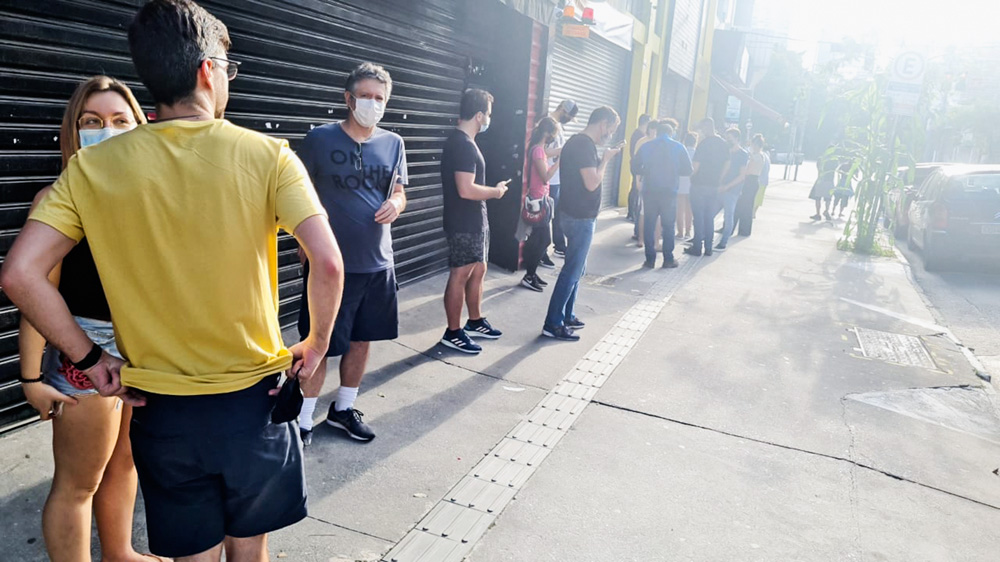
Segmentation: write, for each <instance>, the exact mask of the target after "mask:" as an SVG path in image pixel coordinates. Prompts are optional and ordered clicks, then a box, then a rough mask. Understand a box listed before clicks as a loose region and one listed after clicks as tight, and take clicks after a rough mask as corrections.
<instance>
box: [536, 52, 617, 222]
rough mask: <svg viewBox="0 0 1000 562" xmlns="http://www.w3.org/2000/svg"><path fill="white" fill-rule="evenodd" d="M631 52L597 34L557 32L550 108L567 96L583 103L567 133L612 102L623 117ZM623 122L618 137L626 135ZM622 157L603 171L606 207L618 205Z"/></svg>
mask: <svg viewBox="0 0 1000 562" xmlns="http://www.w3.org/2000/svg"><path fill="white" fill-rule="evenodd" d="M629 54H630V53H629V52H628V51H626V50H625V49H622V48H621V47H618V46H616V45H614V44H612V43H610V42H609V41H607V40H606V39H603V38H601V37H599V36H597V35H596V34H591V36H590V37H589V38H587V39H581V38H575V37H563V36H561V35H559V36H557V38H556V40H555V44H554V46H553V50H552V78H551V83H550V89H549V111H553V110H555V108H556V106H557V105H559V102H561V101H562V100H564V99H571V100H573V101H575V102H576V103H577V105H578V106H579V107H580V113H579V114H577V116H576V120H575V121H574V122H573V123H570V124H569V125H567V126H566V128H565V130H566V137H567V138H569V137H570V136H572V135H574V134H576V133H578V132H580V131H581V130H583V128H584V127H586V126H587V119H589V118H590V113H591V112H592V111H594V109H595V108H597V107H600V106H602V105H610V106H611V107H613V108H615V111H617V112H618V114H619V115H620V116H622V119H623V120H624V116H625V108H626V101H627V96H628V85H629V84H628V81H629ZM624 127H625V123H624V122H623V123H622V125H621V128H620V129H619V131H618V134H617V137H616V138H623V137H622V133H623V131H624ZM620 170H621V158H620V157H619V158H616V159H615V160H614V161H613V162H612V164H611V165H609V166H608V168H607V170H606V172H605V174H604V187H603V191H602V194H601V195H602V198H603V203H602V205H603V206H604V207H615V206H617V205H618V178H619V177H620Z"/></svg>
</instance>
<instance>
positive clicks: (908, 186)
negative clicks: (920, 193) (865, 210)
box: [889, 162, 955, 238]
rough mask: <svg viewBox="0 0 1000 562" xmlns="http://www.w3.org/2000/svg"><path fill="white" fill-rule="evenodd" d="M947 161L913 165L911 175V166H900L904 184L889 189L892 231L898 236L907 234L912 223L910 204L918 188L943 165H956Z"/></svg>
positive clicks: (900, 175)
mask: <svg viewBox="0 0 1000 562" xmlns="http://www.w3.org/2000/svg"><path fill="white" fill-rule="evenodd" d="M954 165H955V164H949V163H946V162H921V163H918V164H917V165H916V166H914V167H913V173H912V177H911V173H910V167H909V166H900V168H899V174H898V175H899V177H900V178H902V180H903V186H902V187H899V188H895V189H892V190H891V191H889V202H890V207H889V208H890V209H892V225H893V226H892V232H893V234H895V235H896V238H902V237H904V236H906V229H907V227H909V225H910V218H909V212H910V204H911V203H912V202H913V197H914V196H915V195H916V194H917V189H919V188H920V185H921V184H923V183H924V180H926V179H927V177H928V176H930V175H931V173H933V172H934V171H935V170H938V169H940V168H941V167H942V166H954Z"/></svg>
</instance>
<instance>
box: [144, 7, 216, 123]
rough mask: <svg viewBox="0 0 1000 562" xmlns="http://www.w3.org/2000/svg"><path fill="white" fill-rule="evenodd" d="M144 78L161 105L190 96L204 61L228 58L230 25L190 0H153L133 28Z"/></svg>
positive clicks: (173, 102)
mask: <svg viewBox="0 0 1000 562" xmlns="http://www.w3.org/2000/svg"><path fill="white" fill-rule="evenodd" d="M128 46H129V50H130V51H131V52H132V63H133V64H134V65H135V70H136V72H138V73H139V78H141V79H142V83H143V84H145V85H146V88H147V89H148V90H149V93H150V94H152V95H153V100H155V101H156V103H158V104H164V105H173V104H175V103H177V102H179V101H183V100H186V99H187V98H189V97H190V96H191V94H192V93H193V92H194V89H195V87H196V86H197V85H198V67H199V66H200V65H201V62H202V61H204V60H205V59H207V58H209V57H212V56H217V57H221V56H224V55H225V54H226V53H227V52H228V51H229V48H230V47H231V46H232V42H231V41H230V39H229V30H228V29H226V26H225V24H223V23H222V22H221V21H219V20H218V19H217V18H216V17H215V16H213V15H212V14H210V13H208V11H206V10H205V9H204V8H202V7H201V6H199V5H198V4H196V3H194V2H192V1H191V0H150V1H149V2H147V3H146V5H145V6H143V7H142V9H141V10H139V13H137V14H136V15H135V18H134V19H133V20H132V24H131V25H130V26H129V28H128Z"/></svg>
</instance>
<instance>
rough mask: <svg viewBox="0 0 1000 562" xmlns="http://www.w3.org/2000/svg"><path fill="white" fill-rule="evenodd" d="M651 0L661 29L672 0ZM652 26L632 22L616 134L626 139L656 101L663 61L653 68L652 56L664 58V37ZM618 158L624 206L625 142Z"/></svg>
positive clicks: (628, 181) (627, 181)
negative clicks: (624, 99) (624, 102)
mask: <svg viewBox="0 0 1000 562" xmlns="http://www.w3.org/2000/svg"><path fill="white" fill-rule="evenodd" d="M650 1H651V2H658V4H657V6H658V9H657V10H656V17H657V18H663V22H664V24H663V25H662V26H661V29H666V28H667V26H666V18H667V14H669V13H670V10H669V8H670V3H671V2H673V1H674V0H650ZM713 1H714V0H713ZM655 28H656V26H655V25H652V22H650V24H649V25H646V23H645V22H640V21H638V20H636V21H635V26H634V27H633V32H632V38H633V39H634V42H633V48H632V79H631V80H630V82H629V91H628V109H627V110H626V112H625V115H622V116H621V117H622V124H621V128H622V132H623V133H624V135H619V136H622V137H623V138H624V139H626V140H628V138H629V137H630V136H632V131H634V130H635V128H636V126H637V125H638V122H639V116H640V115H642V114H643V113H649V114H650V115H652V114H653V113H654V112H655V111H656V108H657V106H658V105H659V100H660V82H661V79H660V72H661V68H662V66H663V65H662V63H659V62H658V63H657V64H656V65H655V66H657V67H660V68H653V66H654V65H653V60H654V55H657V56H656V57H655V60H657V61H662V60H663V59H662V57H660V56H659V55H661V54H662V53H663V45H664V39H665V38H664V37H660V36H659V35H657V34H656V33H655V31H654V29H655ZM664 35H666V34H664ZM651 85H652V87H651ZM650 94H652V95H650ZM621 158H622V169H621V175H620V176H619V181H618V204H619V205H621V206H625V205H628V192H629V189H631V187H632V173H631V172H630V167H631V159H630V158H629V154H628V147H627V146H626V147H625V150H623V151H622V157H621Z"/></svg>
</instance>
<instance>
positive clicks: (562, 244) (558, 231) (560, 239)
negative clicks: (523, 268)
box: [545, 183, 566, 252]
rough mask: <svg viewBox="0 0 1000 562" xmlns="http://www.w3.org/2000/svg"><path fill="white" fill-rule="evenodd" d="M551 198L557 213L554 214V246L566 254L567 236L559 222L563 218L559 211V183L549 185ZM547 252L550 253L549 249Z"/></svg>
mask: <svg viewBox="0 0 1000 562" xmlns="http://www.w3.org/2000/svg"><path fill="white" fill-rule="evenodd" d="M549 197H551V198H552V207H553V208H554V209H555V212H554V213H552V245H553V246H554V247H555V249H557V250H559V251H560V252H565V251H566V235H565V234H563V230H562V223H561V222H560V221H559V218H560V217H562V213H561V212H560V211H559V184H558V183H553V184H550V185H549ZM545 251H546V252H548V248H546V249H545Z"/></svg>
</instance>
